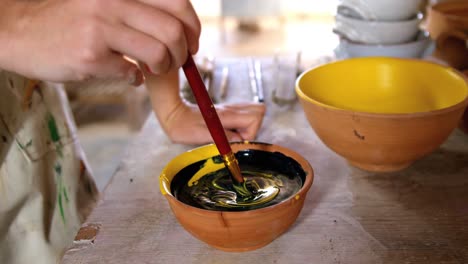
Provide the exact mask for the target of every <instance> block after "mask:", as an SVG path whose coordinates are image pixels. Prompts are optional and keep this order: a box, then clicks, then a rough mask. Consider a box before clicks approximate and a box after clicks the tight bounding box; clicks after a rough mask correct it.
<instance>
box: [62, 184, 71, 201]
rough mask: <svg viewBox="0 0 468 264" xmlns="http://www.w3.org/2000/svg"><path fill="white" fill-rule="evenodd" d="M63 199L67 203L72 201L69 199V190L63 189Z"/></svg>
mask: <svg viewBox="0 0 468 264" xmlns="http://www.w3.org/2000/svg"><path fill="white" fill-rule="evenodd" d="M63 197H65V202H67V203H68V202H70V200H69V199H68V194H67V188H65V187H64V188H63Z"/></svg>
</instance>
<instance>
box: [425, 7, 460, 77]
mask: <svg viewBox="0 0 468 264" xmlns="http://www.w3.org/2000/svg"><path fill="white" fill-rule="evenodd" d="M467 15H468V14H467ZM466 31H467V32H468V27H467V28H466ZM467 43H468V33H465V32H463V31H461V30H459V31H455V30H453V31H448V32H443V33H441V34H440V35H439V37H438V38H437V41H436V48H435V50H434V54H433V56H434V57H436V58H439V59H441V60H443V61H445V62H446V63H447V64H448V65H450V66H452V67H454V68H455V69H457V70H463V69H466V68H468V46H467Z"/></svg>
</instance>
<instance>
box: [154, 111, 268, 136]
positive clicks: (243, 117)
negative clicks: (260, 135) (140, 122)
mask: <svg viewBox="0 0 468 264" xmlns="http://www.w3.org/2000/svg"><path fill="white" fill-rule="evenodd" d="M215 107H216V111H217V112H218V115H219V118H220V120H221V123H222V124H223V127H224V129H225V133H226V136H227V138H228V140H229V141H239V140H254V139H255V137H256V135H257V132H258V130H259V128H260V126H261V124H262V120H263V116H264V115H265V105H264V104H260V103H237V104H224V105H216V106H215ZM159 121H160V123H161V126H162V127H163V129H164V131H165V132H166V134H167V135H168V137H169V138H170V139H171V140H172V141H173V142H175V143H183V144H205V143H209V142H213V139H212V137H211V135H210V133H209V131H208V128H207V126H206V123H205V121H204V120H203V117H202V115H201V113H200V110H199V109H198V106H196V105H188V104H186V103H184V102H180V103H179V104H177V105H176V107H175V108H174V110H173V111H172V112H170V114H169V115H167V116H166V117H165V118H161V119H160V120H159Z"/></svg>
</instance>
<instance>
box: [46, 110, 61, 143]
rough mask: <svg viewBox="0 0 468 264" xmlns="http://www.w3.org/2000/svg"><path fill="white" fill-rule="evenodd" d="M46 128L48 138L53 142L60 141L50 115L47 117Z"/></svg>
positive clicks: (52, 117)
mask: <svg viewBox="0 0 468 264" xmlns="http://www.w3.org/2000/svg"><path fill="white" fill-rule="evenodd" d="M47 126H48V128H49V134H50V138H51V139H52V141H53V142H58V141H59V140H60V135H59V132H58V129H57V123H56V122H55V118H54V116H53V115H52V114H50V113H49V114H48V115H47Z"/></svg>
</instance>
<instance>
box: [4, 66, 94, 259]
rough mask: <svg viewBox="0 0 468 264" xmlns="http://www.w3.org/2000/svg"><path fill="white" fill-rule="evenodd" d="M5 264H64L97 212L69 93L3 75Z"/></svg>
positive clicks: (35, 82)
mask: <svg viewBox="0 0 468 264" xmlns="http://www.w3.org/2000/svg"><path fill="white" fill-rule="evenodd" d="M0 166H1V167H0V263H2V264H9V263H15V264H16V263H18V264H24V263H35V264H39V263H44V264H51V263H58V262H60V258H61V257H62V255H63V253H64V250H65V249H66V248H67V247H68V246H70V244H71V243H73V238H74V237H75V235H76V233H77V231H78V229H79V228H80V225H81V223H82V222H83V221H84V220H85V218H86V217H87V216H88V214H89V213H90V211H91V209H92V208H93V206H94V204H95V202H96V200H97V196H98V191H97V189H96V185H95V183H94V181H93V179H92V177H91V176H90V173H89V170H88V166H87V163H86V162H85V160H84V156H83V152H82V149H81V148H80V146H79V144H78V142H77V138H76V128H75V125H74V121H73V117H72V114H71V111H70V107H69V105H68V101H67V98H66V95H65V93H64V91H63V88H62V87H60V86H59V85H52V84H47V83H44V82H37V81H32V80H28V79H26V78H23V77H21V76H19V75H16V74H12V73H8V72H6V71H2V70H0Z"/></svg>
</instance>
